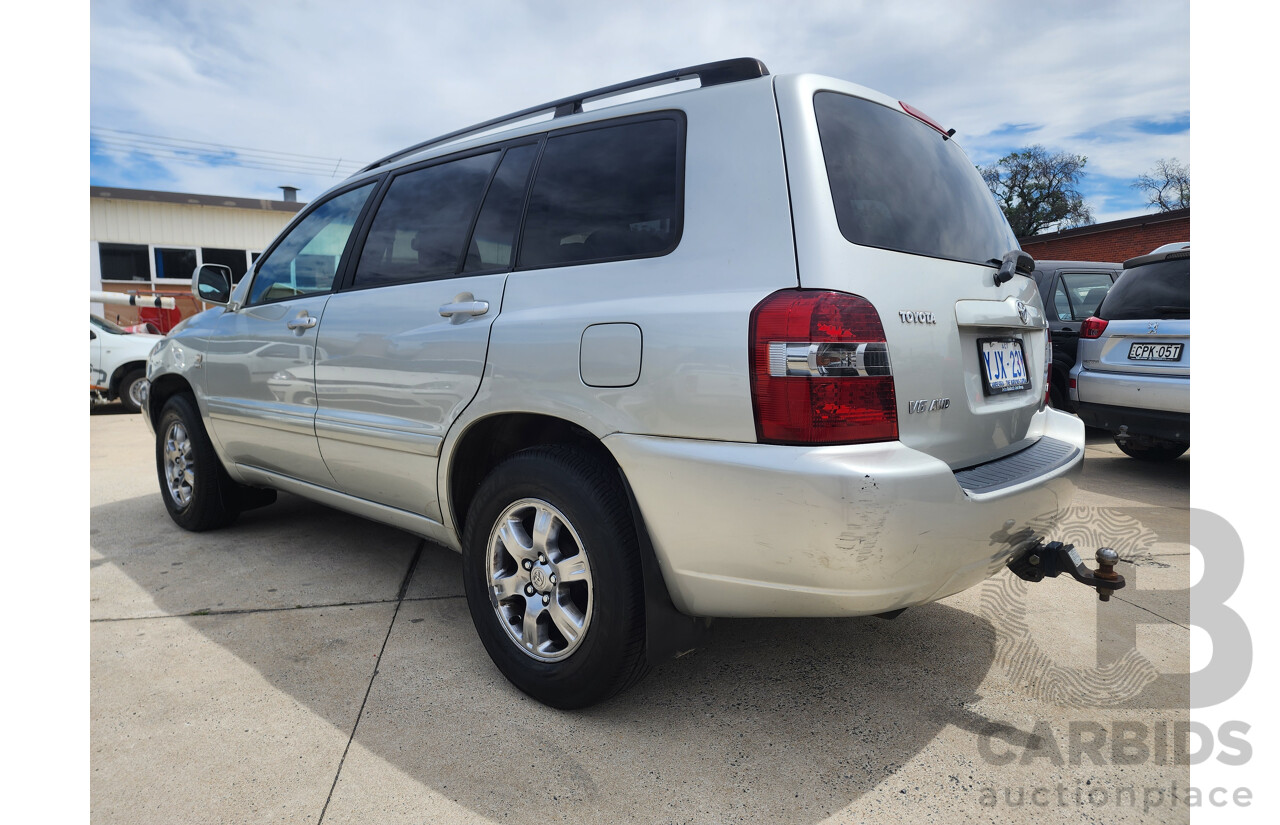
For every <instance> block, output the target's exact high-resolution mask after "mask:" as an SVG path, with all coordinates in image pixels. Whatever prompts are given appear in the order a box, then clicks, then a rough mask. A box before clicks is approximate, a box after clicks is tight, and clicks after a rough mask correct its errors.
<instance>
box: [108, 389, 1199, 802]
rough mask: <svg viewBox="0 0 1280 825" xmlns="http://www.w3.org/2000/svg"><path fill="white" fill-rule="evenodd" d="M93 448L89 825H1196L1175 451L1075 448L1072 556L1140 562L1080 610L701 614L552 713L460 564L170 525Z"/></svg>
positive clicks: (266, 529)
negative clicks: (674, 642)
mask: <svg viewBox="0 0 1280 825" xmlns="http://www.w3.org/2000/svg"><path fill="white" fill-rule="evenodd" d="M90 427H91V439H92V441H91V459H90V460H91V491H92V493H91V494H92V512H91V517H90V524H91V531H90V532H91V535H90V548H91V549H90V566H91V570H90V585H91V587H90V590H91V604H90V621H91V658H92V661H91V668H92V671H91V673H92V687H91V748H92V754H91V769H92V779H91V793H92V800H91V819H92V821H94V822H97V823H115V822H127V823H152V822H154V823H165V825H171V823H201V822H210V823H215V822H216V823H230V822H320V821H323V822H327V823H328V822H332V823H338V822H371V821H376V822H378V823H395V822H415V823H420V822H433V823H434V822H518V821H533V820H545V821H566V822H602V823H604V822H618V821H635V822H662V823H667V822H706V823H721V822H798V823H817V822H828V821H829V822H865V821H872V822H903V823H908V822H910V823H919V822H973V821H993V822H1005V821H1011V822H1021V821H1036V822H1044V821H1050V822H1057V821H1062V822H1076V821H1100V822H1186V821H1187V820H1188V815H1187V814H1188V809H1187V807H1186V806H1185V805H1184V804H1176V803H1174V802H1172V800H1171V795H1170V790H1171V787H1170V786H1171V784H1174V783H1176V787H1174V788H1172V790H1173V791H1174V793H1175V794H1178V793H1185V790H1184V789H1185V788H1186V787H1187V784H1188V779H1189V771H1188V768H1187V766H1186V765H1180V764H1175V763H1176V761H1177V760H1176V758H1175V754H1174V753H1173V746H1172V744H1171V743H1172V742H1173V740H1174V739H1176V738H1177V737H1176V736H1174V728H1175V726H1176V725H1177V723H1179V722H1183V723H1185V721H1186V719H1187V715H1188V714H1187V705H1188V692H1187V691H1188V682H1187V676H1186V674H1187V672H1188V670H1189V636H1190V632H1189V630H1188V628H1189V624H1190V623H1189V614H1188V602H1187V593H1186V589H1187V586H1188V585H1189V577H1190V556H1189V553H1190V549H1189V547H1188V544H1187V542H1188V526H1187V508H1188V502H1187V496H1188V488H1189V467H1190V458H1189V456H1185V457H1183V458H1182V459H1181V460H1179V461H1178V462H1175V463H1173V464H1170V465H1147V464H1143V463H1141V462H1137V461H1134V460H1132V459H1129V458H1126V457H1124V456H1122V455H1121V454H1120V453H1119V451H1118V450H1116V449H1115V447H1114V446H1113V445H1111V443H1110V441H1109V439H1105V438H1093V439H1091V444H1090V447H1089V451H1088V452H1089V455H1088V458H1087V464H1086V472H1085V474H1084V478H1083V482H1082V483H1083V486H1084V491H1083V492H1082V493H1081V495H1080V496H1079V498H1078V500H1077V505H1078V506H1077V509H1076V511H1074V512H1073V514H1072V521H1071V525H1070V527H1069V529H1068V532H1069V533H1070V534H1071V535H1069V536H1066V537H1067V538H1068V540H1074V541H1076V542H1077V543H1078V544H1079V545H1080V546H1081V547H1082V548H1083V547H1087V548H1089V549H1090V550H1091V549H1092V548H1093V547H1095V546H1097V541H1098V540H1103V539H1108V540H1113V543H1114V544H1115V545H1116V546H1117V549H1119V550H1120V551H1121V555H1122V556H1123V557H1124V558H1126V559H1132V560H1134V561H1136V563H1137V564H1136V566H1135V565H1134V564H1130V563H1126V564H1123V565H1122V566H1121V572H1124V573H1125V574H1126V576H1130V577H1132V578H1134V579H1136V582H1137V587H1136V588H1134V589H1131V590H1126V591H1124V592H1123V593H1122V594H1117V596H1116V597H1115V598H1114V599H1113V601H1112V602H1111V603H1110V604H1107V605H1102V606H1101V609H1099V606H1098V602H1097V599H1096V597H1095V596H1094V595H1093V593H1092V591H1089V590H1086V589H1085V588H1083V587H1080V586H1079V585H1077V584H1075V583H1073V582H1070V581H1067V580H1066V577H1062V578H1061V579H1058V580H1054V581H1049V582H1046V583H1043V584H1040V585H1035V586H1027V585H1025V584H1024V583H1022V582H1020V581H1019V580H1017V579H1014V578H1012V577H1010V576H1008V575H1007V574H1004V575H1001V576H998V577H996V578H995V579H992V580H991V581H989V582H987V583H986V584H984V585H982V586H980V587H977V588H974V589H972V590H970V591H967V592H965V593H961V594H959V595H957V596H953V597H951V598H949V599H946V600H944V601H943V602H940V603H938V604H933V605H927V606H923V607H919V608H913V609H911V610H908V611H907V612H906V613H904V614H903V615H902V616H901V617H899V618H898V619H896V620H893V621H885V620H881V619H875V618H863V619H829V620H785V621H778V620H735V621H719V622H717V623H716V624H715V626H714V627H713V629H712V632H711V633H710V636H709V639H708V640H707V643H706V645H705V647H703V648H701V649H699V650H698V651H696V652H694V653H692V654H690V655H687V656H685V657H682V658H680V659H677V660H674V661H670V662H666V663H664V664H662V665H660V666H659V667H657V668H656V669H655V670H654V671H653V672H652V673H651V674H650V675H649V676H648V677H647V678H646V679H645V680H644V681H642V682H641V683H640V684H639V685H638V686H637V687H636V688H635V689H633V690H632V691H630V692H628V693H626V694H624V695H622V696H620V697H616V698H615V699H613V700H611V701H609V702H607V703H604V704H602V705H600V706H597V707H595V708H592V709H589V710H587V711H583V712H576V713H565V712H561V711H556V710H551V709H549V708H546V707H543V706H541V705H539V704H537V703H536V702H533V701H532V700H530V699H528V698H527V697H525V696H524V695H523V694H521V693H519V692H518V691H516V690H515V689H514V688H512V687H511V686H510V685H509V684H508V683H507V682H506V681H505V680H504V679H503V678H502V676H501V675H500V674H499V673H498V672H497V670H496V669H495V668H494V667H493V665H492V664H491V663H490V662H489V660H488V657H487V656H486V655H485V652H484V650H483V648H482V647H481V645H480V643H479V641H478V639H477V638H476V636H475V632H474V630H473V628H472V626H471V621H470V617H469V615H468V613H467V609H466V604H465V602H464V600H463V599H462V597H461V594H462V589H461V582H460V578H459V576H460V565H459V560H458V557H457V556H456V554H453V553H452V552H450V551H447V550H444V549H442V548H439V547H437V546H435V545H432V544H430V543H428V542H424V541H422V540H420V539H418V538H416V537H414V536H410V535H408V534H405V533H402V532H399V531H397V530H393V529H390V528H387V527H383V526H381V525H377V524H373V523H371V522H367V521H364V520H361V519H358V518H355V517H352V516H347V515H345V514H342V513H338V512H336V511H332V510H328V509H326V508H323V507H320V506H318V505H313V504H310V503H307V502H304V501H301V500H299V499H297V498H293V497H290V496H285V495H281V497H280V501H279V502H277V504H275V505H273V506H271V507H268V508H265V509H262V510H257V511H253V512H250V513H247V514H245V515H244V516H243V517H242V518H241V520H240V521H239V522H237V523H236V524H235V525H234V526H232V527H231V528H228V529H226V530H222V531H217V532H213V533H206V534H198V535H197V534H189V533H184V532H183V531H181V530H180V529H178V528H177V527H176V526H175V525H174V524H173V523H172V522H171V521H170V520H169V518H168V516H167V514H166V513H165V510H164V506H163V504H162V502H161V499H160V493H159V488H158V484H157V481H156V476H155V469H154V457H153V456H154V453H153V446H152V441H151V436H150V433H149V432H148V431H147V429H146V427H145V425H144V424H143V422H142V420H141V418H140V417H139V416H133V415H122V414H114V413H113V411H112V410H111V409H110V408H103V409H101V410H99V411H96V412H95V413H94V414H93V415H92V416H91V420H90ZM1138 734H1141V737H1140V741H1141V742H1142V743H1143V744H1144V746H1145V748H1146V750H1147V751H1148V754H1147V755H1146V757H1144V758H1142V759H1136V758H1135V754H1136V753H1138V752H1137V751H1135V749H1134V748H1133V747H1128V749H1127V750H1126V749H1125V748H1124V747H1121V748H1120V749H1119V750H1116V749H1115V748H1114V747H1113V744H1114V740H1115V739H1117V738H1122V737H1128V739H1127V740H1126V741H1129V742H1130V743H1132V742H1135V741H1139V740H1138V738H1135V737H1138ZM1099 735H1101V737H1102V739H1099ZM1162 743H1163V744H1162ZM1151 789H1158V790H1159V801H1158V802H1157V800H1156V795H1155V792H1154V791H1152V790H1151ZM1100 791H1105V799H1103V798H1102V797H1103V794H1102V793H1100ZM1042 803H1043V804H1042Z"/></svg>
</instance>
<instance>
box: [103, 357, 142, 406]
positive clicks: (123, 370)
mask: <svg viewBox="0 0 1280 825" xmlns="http://www.w3.org/2000/svg"><path fill="white" fill-rule="evenodd" d="M134 370H142V373H143V374H144V375H145V374H146V372H147V362H146V360H145V359H143V360H139V361H126V362H124V363H123V364H121V365H120V366H118V367H116V369H115V372H113V373H111V380H109V381H108V382H107V393H108V395H109V396H110V397H111V398H119V397H120V383H121V382H122V381H124V377H125V376H126V375H128V374H129V373H131V372H133V371H134Z"/></svg>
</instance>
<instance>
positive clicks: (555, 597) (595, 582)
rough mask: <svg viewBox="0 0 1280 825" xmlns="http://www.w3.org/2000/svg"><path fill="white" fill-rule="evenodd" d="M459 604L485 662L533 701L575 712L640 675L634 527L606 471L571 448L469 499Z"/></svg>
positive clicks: (543, 450) (504, 474)
mask: <svg viewBox="0 0 1280 825" xmlns="http://www.w3.org/2000/svg"><path fill="white" fill-rule="evenodd" d="M463 576H464V583H465V586H466V593H467V605H468V607H469V608H470V611H471V619H472V622H473V623H474V624H475V627H476V632H477V633H478V634H479V636H480V640H481V642H483V644H484V646H485V649H486V650H487V651H488V653H489V656H490V658H492V659H493V662H494V664H496V665H497V666H498V669H499V670H500V671H502V674H503V675H504V676H506V677H507V679H508V680H510V681H511V683H512V684H514V685H515V686H516V687H518V688H520V690H522V691H524V692H525V693H527V694H529V695H530V696H532V697H533V698H535V699H537V700H538V701H540V702H543V703H544V704H547V705H551V706H552V707H557V708H564V709H570V708H581V707H586V706H587V705H591V704H594V703H595V702H598V701H600V700H602V699H605V698H608V697H609V696H611V695H613V694H615V693H617V692H619V691H621V690H623V689H625V688H627V687H629V686H630V685H632V684H634V683H635V682H636V681H639V679H640V678H641V677H642V676H643V675H644V673H645V672H646V670H647V666H646V660H645V634H644V628H645V623H644V587H643V581H642V578H641V568H640V550H639V544H638V541H637V538H636V531H635V525H634V523H633V521H632V518H631V512H630V508H629V507H628V505H627V500H626V496H625V495H624V493H623V491H622V489H621V483H620V481H619V479H618V477H617V474H616V471H615V470H614V469H613V468H612V467H610V466H608V465H606V464H603V463H602V462H600V461H597V460H594V459H593V458H592V456H591V455H590V454H589V453H587V452H585V451H582V450H578V449H575V448H571V447H564V446H554V447H540V448H536V449H531V450H525V451H523V452H520V453H517V454H515V455H514V456H512V457H510V458H508V459H507V460H506V461H504V462H503V463H501V464H500V465H498V467H496V468H495V469H494V470H493V472H491V473H490V474H489V476H488V477H487V478H486V479H485V480H484V483H483V484H481V486H480V489H479V490H478V491H477V492H476V496H475V498H474V499H473V503H472V506H471V508H470V510H469V511H468V514H467V526H466V535H465V536H464V539H463Z"/></svg>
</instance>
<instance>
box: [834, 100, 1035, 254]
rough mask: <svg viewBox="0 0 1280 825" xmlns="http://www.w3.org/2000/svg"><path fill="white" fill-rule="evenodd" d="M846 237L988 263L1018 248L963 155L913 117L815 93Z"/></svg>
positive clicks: (887, 246)
mask: <svg viewBox="0 0 1280 825" xmlns="http://www.w3.org/2000/svg"><path fill="white" fill-rule="evenodd" d="M813 108H814V111H815V113H816V115H817V118H818V135H819V137H820V138H821V141H822V154H823V157H824V159H825V160H826V166H827V178H828V179H829V180H830V182H831V195H832V198H833V200H834V201H835V210H836V219H837V220H838V221H839V224H840V232H841V234H843V235H844V237H845V238H846V239H847V240H849V241H851V242H852V243H856V244H862V245H864V246H875V247H880V248H882V249H892V250H895V251H898V252H910V253H913V254H917V255H928V256H930V257H933V258H949V259H952V260H958V261H972V262H974V263H985V262H987V261H988V260H990V259H993V258H994V259H996V260H997V261H998V260H999V259H1000V258H1001V257H1002V256H1003V255H1004V254H1005V253H1006V252H1008V251H1009V250H1011V249H1015V248H1017V246H1018V242H1017V239H1016V238H1015V237H1014V236H1013V232H1012V231H1011V230H1010V229H1009V224H1008V222H1007V221H1006V220H1005V219H1004V215H1003V214H1002V213H1001V212H1000V208H999V207H998V206H997V205H996V202H995V198H994V197H992V195H991V191H990V190H989V189H987V185H986V184H985V183H983V181H982V177H981V176H980V175H979V174H978V170H977V169H975V168H974V166H973V164H972V163H970V162H969V159H968V158H967V157H965V154H964V152H962V151H961V150H960V147H959V146H957V145H956V144H955V141H952V140H943V139H942V135H941V134H939V133H938V132H937V131H935V130H934V129H932V128H930V127H929V126H926V125H925V124H924V123H921V122H920V121H918V120H916V119H915V118H913V117H911V116H909V115H906V114H903V113H902V112H898V111H895V110H893V109H890V108H888V107H887V106H881V105H880V104H878V103H872V102H871V101H869V100H863V99H861V98H856V97H850V96H849V95H843V94H837V93H835V92H819V93H818V94H816V95H814V98H813Z"/></svg>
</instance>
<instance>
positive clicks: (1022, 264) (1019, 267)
mask: <svg viewBox="0 0 1280 825" xmlns="http://www.w3.org/2000/svg"><path fill="white" fill-rule="evenodd" d="M987 263H989V264H996V265H997V266H999V267H1000V269H999V271H998V272H996V274H995V281H996V286H1000V285H1001V284H1003V283H1004V282H1005V281H1008V280H1010V279H1011V278H1013V275H1014V273H1015V272H1016V273H1018V274H1019V275H1030V274H1031V273H1032V272H1034V271H1035V268H1036V262H1035V261H1034V260H1033V259H1032V257H1031V256H1030V255H1028V254H1027V253H1025V252H1023V251H1022V250H1021V249H1010V250H1009V251H1008V252H1006V253H1004V257H1003V258H1001V259H1000V260H996V259H995V258H991V259H989V260H988V261H987Z"/></svg>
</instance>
